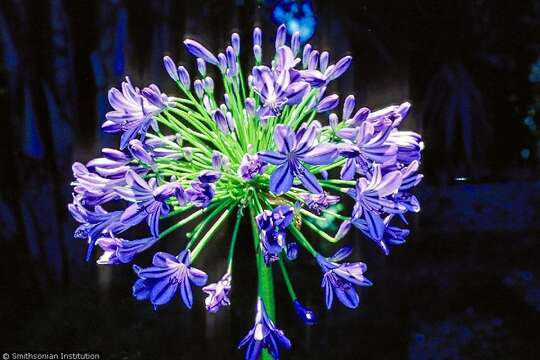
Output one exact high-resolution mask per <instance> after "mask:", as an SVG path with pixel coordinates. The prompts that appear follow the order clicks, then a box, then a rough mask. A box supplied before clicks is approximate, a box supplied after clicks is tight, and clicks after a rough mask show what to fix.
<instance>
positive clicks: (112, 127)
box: [102, 77, 174, 149]
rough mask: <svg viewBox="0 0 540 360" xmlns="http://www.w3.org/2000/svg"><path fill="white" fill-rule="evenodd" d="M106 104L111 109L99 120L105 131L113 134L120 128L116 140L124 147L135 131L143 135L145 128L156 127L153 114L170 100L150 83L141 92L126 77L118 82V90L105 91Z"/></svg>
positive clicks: (170, 103)
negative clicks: (102, 121)
mask: <svg viewBox="0 0 540 360" xmlns="http://www.w3.org/2000/svg"><path fill="white" fill-rule="evenodd" d="M109 103H110V104H111V106H112V107H113V108H114V110H113V111H109V112H108V113H107V114H106V115H105V117H106V118H107V121H105V122H104V123H103V126H102V128H103V130H104V131H105V132H110V133H115V132H119V131H124V134H122V137H121V139H120V149H124V148H125V147H126V146H127V144H128V143H129V141H130V140H133V139H134V138H135V137H136V136H137V135H138V134H140V135H141V138H144V136H145V134H146V131H147V130H148V128H149V127H152V129H154V130H157V129H158V127H157V122H156V120H154V118H153V117H154V116H155V115H156V114H158V113H159V112H160V111H162V110H163V109H165V108H166V107H167V106H173V105H174V102H173V101H172V100H171V99H170V98H169V97H167V95H166V94H163V93H162V92H161V91H160V90H159V88H158V87H157V86H156V85H154V84H152V85H150V86H149V87H147V88H144V89H143V91H142V92H141V91H140V90H139V88H137V87H134V86H133V85H132V84H131V82H130V81H129V78H128V77H126V81H124V82H122V92H120V91H119V90H118V89H116V88H112V89H111V90H109Z"/></svg>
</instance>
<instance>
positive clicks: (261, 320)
mask: <svg viewBox="0 0 540 360" xmlns="http://www.w3.org/2000/svg"><path fill="white" fill-rule="evenodd" d="M291 345H292V344H291V341H290V340H289V339H288V338H287V337H286V336H285V334H284V333H283V331H281V330H279V329H278V328H276V326H275V325H274V323H273V322H272V320H270V318H269V317H268V314H267V312H266V307H265V306H264V302H263V301H262V299H261V298H257V314H256V315H255V325H254V326H253V329H251V330H250V331H249V333H248V334H247V335H246V337H244V338H243V339H242V341H241V342H240V344H239V345H238V348H239V349H241V348H243V347H246V354H245V357H244V358H245V359H246V360H256V359H258V358H259V355H260V354H261V351H262V349H266V350H268V352H269V353H270V355H271V356H272V357H273V358H274V359H279V350H280V348H285V349H287V350H288V349H290V348H291Z"/></svg>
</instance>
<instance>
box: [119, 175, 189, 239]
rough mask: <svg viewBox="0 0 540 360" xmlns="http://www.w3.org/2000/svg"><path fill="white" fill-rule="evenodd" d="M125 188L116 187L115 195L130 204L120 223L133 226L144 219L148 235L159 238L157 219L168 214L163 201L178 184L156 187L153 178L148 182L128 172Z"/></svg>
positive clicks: (174, 190)
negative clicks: (148, 229)
mask: <svg viewBox="0 0 540 360" xmlns="http://www.w3.org/2000/svg"><path fill="white" fill-rule="evenodd" d="M126 183H127V187H117V188H116V189H115V191H116V193H117V194H118V195H120V197H122V198H123V199H124V200H127V201H130V202H132V204H131V205H129V206H128V207H127V208H126V209H125V210H124V212H123V213H122V217H121V221H122V222H123V223H124V224H129V225H130V226H134V225H137V224H139V223H140V222H141V221H143V220H145V219H146V222H147V224H148V227H149V228H150V233H151V234H152V236H154V237H158V236H159V218H160V217H161V216H162V215H166V214H167V213H168V212H169V206H168V205H167V204H166V203H165V200H167V198H169V197H170V196H172V195H175V194H176V192H177V191H178V190H179V184H177V183H174V182H171V183H166V184H164V185H161V186H158V185H157V181H156V179H155V178H152V179H150V180H149V181H148V182H146V181H144V180H143V178H141V177H140V176H139V175H138V174H136V173H135V172H133V171H131V170H129V171H128V172H127V174H126Z"/></svg>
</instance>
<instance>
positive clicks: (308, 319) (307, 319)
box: [293, 299, 317, 325]
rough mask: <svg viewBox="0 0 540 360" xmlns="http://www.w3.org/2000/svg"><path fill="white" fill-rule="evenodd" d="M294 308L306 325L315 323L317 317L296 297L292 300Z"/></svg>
mask: <svg viewBox="0 0 540 360" xmlns="http://www.w3.org/2000/svg"><path fill="white" fill-rule="evenodd" d="M293 305H294V310H295V311H296V314H297V315H298V317H299V318H300V319H301V320H302V321H303V322H304V324H306V325H315V324H316V323H317V317H316V316H315V312H314V311H313V310H311V309H308V308H306V307H305V306H304V305H303V304H302V303H301V302H300V301H299V300H298V299H296V300H294V301H293Z"/></svg>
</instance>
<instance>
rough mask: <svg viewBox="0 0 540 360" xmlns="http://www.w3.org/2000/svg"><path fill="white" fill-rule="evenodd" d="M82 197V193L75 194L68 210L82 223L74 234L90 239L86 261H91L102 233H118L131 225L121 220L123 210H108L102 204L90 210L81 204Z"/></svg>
mask: <svg viewBox="0 0 540 360" xmlns="http://www.w3.org/2000/svg"><path fill="white" fill-rule="evenodd" d="M80 199H81V196H80V195H77V196H74V197H73V203H71V204H69V205H68V210H69V212H70V213H71V216H73V218H74V219H75V220H76V221H78V222H79V223H81V225H79V226H78V227H77V229H75V234H74V236H75V237H76V238H79V239H88V249H87V250H86V261H89V260H90V255H91V254H92V250H93V249H94V245H95V242H96V240H97V239H98V238H99V237H100V236H101V234H106V233H113V234H118V233H121V232H123V231H125V230H126V229H128V228H129V225H128V224H124V223H123V222H121V221H120V217H121V215H122V211H111V212H107V211H105V210H104V209H103V208H102V207H101V206H96V207H95V208H94V210H90V209H87V208H86V207H84V206H83V205H82V204H81V201H80Z"/></svg>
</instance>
